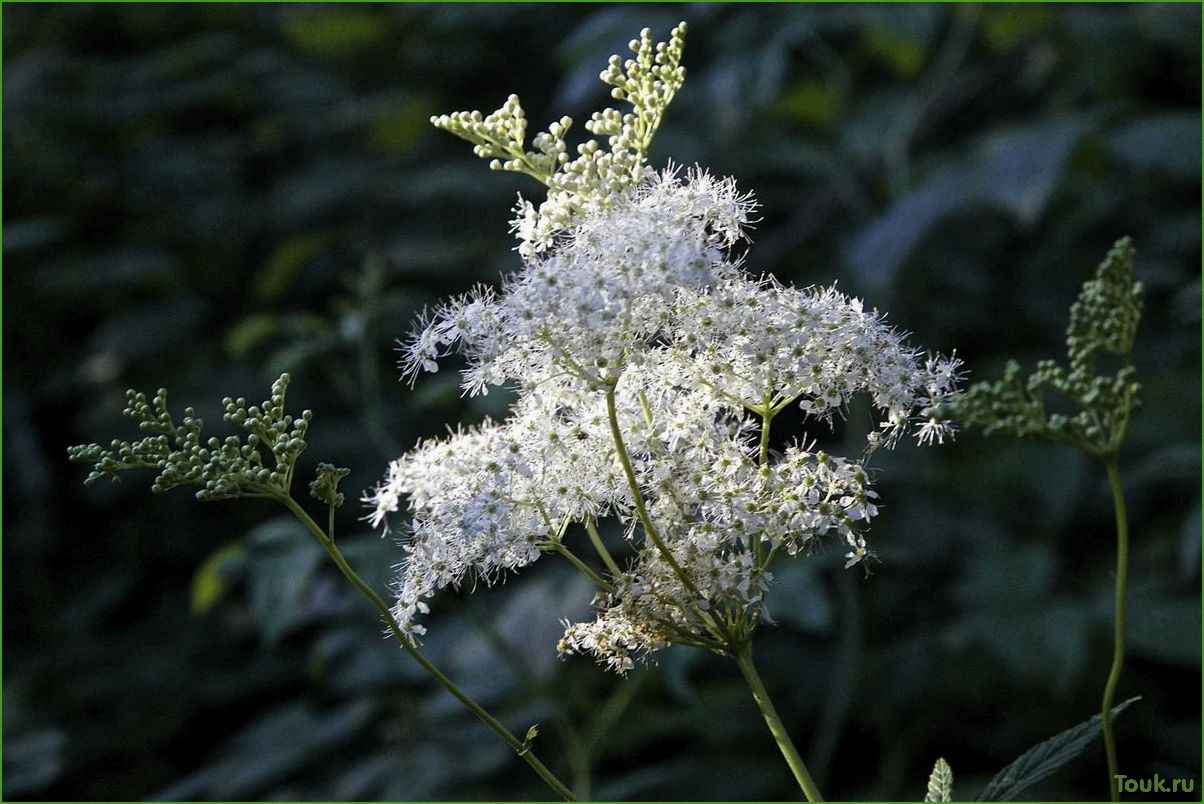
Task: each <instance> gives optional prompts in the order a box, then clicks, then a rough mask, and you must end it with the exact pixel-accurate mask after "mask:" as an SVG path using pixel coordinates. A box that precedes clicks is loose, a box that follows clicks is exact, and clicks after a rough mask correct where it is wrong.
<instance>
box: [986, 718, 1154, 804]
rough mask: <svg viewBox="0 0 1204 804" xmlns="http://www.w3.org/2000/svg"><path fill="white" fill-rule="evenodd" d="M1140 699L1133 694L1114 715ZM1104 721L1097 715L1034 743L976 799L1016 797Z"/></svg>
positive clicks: (1083, 744) (1069, 757) (1079, 746)
mask: <svg viewBox="0 0 1204 804" xmlns="http://www.w3.org/2000/svg"><path fill="white" fill-rule="evenodd" d="M1138 700H1141V699H1140V698H1130V699H1129V700H1127V701H1125V702H1124V703H1121V704H1118V705H1117V706H1114V707H1112V717H1116V716H1117V715H1119V714H1120V713H1121V712H1123V711H1124V710H1125V708H1126V707H1128V706H1129V704H1131V703H1133V702H1134V701H1138ZM1102 723H1103V718H1102V717H1100V716H1099V715H1095V716H1094V717H1092V718H1091V719H1090V720H1088V721H1086V722H1085V723H1080V724H1079V725H1077V726H1074V727H1073V728H1069V729H1067V730H1066V731H1064V732H1062V733H1061V734H1058V735H1056V736H1054V737H1051V738H1050V739H1048V740H1046V741H1045V742H1043V743H1038V744H1037V745H1035V746H1033V747H1032V748H1030V749H1029V750H1027V751H1025V752H1024V753H1023V754H1021V755H1020V758H1019V759H1017V760H1016V761H1015V762H1013V763H1012V764H1010V765H1008V766H1007V767H1006V768H1004V769H1003V770H1001V771H1000V772H999V773H997V774H995V778H994V779H992V780H991V781H990V782H988V783H987V786H986V787H985V788H983V791H982V792H981V793H979V795H978V798H977V799H976V801H1014V800H1015V799H1016V796H1018V795H1020V793H1021V792H1023V791H1024V790H1027V789H1028V788H1029V787H1031V786H1032V785H1034V784H1036V783H1037V782H1039V781H1041V780H1042V779H1044V778H1045V777H1046V776H1049V775H1050V774H1051V773H1053V772H1054V771H1056V770H1057V769H1058V768H1060V767H1062V766H1063V765H1065V764H1066V763H1067V762H1070V761H1071V760H1072V759H1074V758H1075V757H1077V756H1078V755H1079V754H1081V753H1082V752H1083V750H1084V749H1086V748H1087V746H1089V745H1091V743H1092V742H1094V740H1095V736H1096V735H1097V734H1099V732H1100V729H1101V727H1102Z"/></svg>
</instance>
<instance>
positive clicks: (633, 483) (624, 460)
mask: <svg viewBox="0 0 1204 804" xmlns="http://www.w3.org/2000/svg"><path fill="white" fill-rule="evenodd" d="M617 387H618V382H617V381H613V382H611V384H610V388H609V389H607V391H606V415H607V418H608V419H609V420H610V435H611V440H613V441H614V443H615V452H616V454H618V456H619V463H621V464H622V465H623V473H624V474H625V475H626V476H627V486H628V488H629V489H631V497H632V500H634V502H635V511H636V515H637V516H638V517H639V520H640V524H641V525H643V526H644V533H646V534H647V535H648V539H649V541H651V542H652V544H653V545H654V546H655V547H656V549H657V552H659V553H660V554H661V557H662V558H664V559H665V562H666V563H667V564H668V565H669V567H670V569H672V570H673V574H674V575H675V576H676V577H677V580H679V581H680V582H681V585H682V587H684V588H685V590H686V591H687V592H689V593H690V595H691V596H692V597H693V598H694V600H695V601H701V600H702V599H703V597H702V595H701V594H700V593H699V591H698V587H697V586H695V585H694V582H693V581H692V580H690V576H689V575H687V574H686V572H685V570H683V569H682V568H681V564H679V563H677V559H676V558H674V557H673V553H672V552H671V551H670V550H669V546H668V545H667V544H665V541H664V539H662V538H661V535H660V532H659V531H658V530H657V529H656V526H655V525H653V524H652V517H650V516H648V507H647V506H646V505H645V504H644V495H643V493H642V492H641V491H640V484H639V482H638V481H637V480H636V478H635V469H634V468H632V465H631V456H630V455H628V454H627V445H626V444H624V443H623V431H622V429H620V428H619V411H618V407H617V405H616V403H615V390H616V388H617ZM690 608H691V609H692V610H693V611H694V613H695V614H696V615H697V616H698V618H699V619H700V620H702V621H703V622H704V623H706V625H707V627H708V628H710V629H711V632H712V633H713V634H715V635H716V636H718V637H721V638H723V639H725V640H726V639H728V637H729V636H730V634H729V632H728V630H727V629H726V628H724V627H723V625H722V624H721V623H720V622H719V621H718V620H716V619H715V618H714V617H712V616H711V615H710V614H709V613H707V612H706V611H704V610H703V609H702V608H701V607H700V606H699V605H698V603H697V602H695V603H693V604H691V606H690Z"/></svg>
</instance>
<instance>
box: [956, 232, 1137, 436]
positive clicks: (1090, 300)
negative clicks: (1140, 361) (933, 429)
mask: <svg viewBox="0 0 1204 804" xmlns="http://www.w3.org/2000/svg"><path fill="white" fill-rule="evenodd" d="M1134 255H1135V251H1134V249H1133V243H1132V241H1131V240H1130V239H1129V238H1127V237H1126V238H1123V239H1121V240H1118V241H1117V242H1116V244H1115V245H1114V246H1113V247H1112V250H1111V251H1109V252H1108V255H1107V257H1105V258H1104V261H1103V262H1102V263H1100V266H1099V268H1098V270H1097V271H1096V273H1095V278H1093V279H1091V280H1089V281H1087V282H1086V283H1084V284H1083V288H1082V290H1081V291H1080V292H1079V296H1078V299H1077V300H1076V301H1075V303H1074V304H1073V305H1072V306H1071V308H1070V325H1069V326H1068V327H1067V330H1066V351H1067V358H1068V365H1062V364H1060V363H1058V362H1056V361H1053V360H1042V361H1040V362H1039V363H1037V367H1036V370H1035V371H1033V373H1032V374H1030V375H1028V376H1027V377H1024V376H1022V370H1021V368H1020V365H1019V364H1018V363H1016V362H1015V361H1012V362H1009V363H1008V365H1007V368H1006V369H1005V371H1004V375H1003V378H1002V379H1000V380H998V381H996V382H994V383H988V382H982V383H978V384H976V385H974V386H973V387H971V388H970V389H969V390H968V391H967V392H966V393H965V395H964V396H962V397H960V398H958V399H957V400H955V401H954V402H953V403H951V408H952V413H953V415H954V416H955V417H956V418H958V419H960V420H961V422H962V423H963V424H964V425H965V426H967V427H978V428H981V429H982V430H983V432H984V433H985V434H987V435H991V434H993V433H1008V434H1010V435H1013V436H1017V437H1021V438H1028V437H1035V438H1046V439H1049V440H1052V441H1060V442H1063V443H1067V444H1071V445H1073V446H1075V447H1077V448H1079V449H1081V450H1083V451H1084V452H1087V453H1088V454H1091V455H1094V456H1096V457H1100V458H1106V457H1108V456H1110V455H1115V454H1116V452H1117V451H1118V450H1119V449H1120V445H1121V442H1122V441H1123V440H1124V436H1125V431H1126V429H1127V428H1128V423H1129V416H1130V414H1131V413H1132V411H1133V409H1134V408H1135V407H1137V406H1138V405H1139V404H1140V402H1139V399H1138V393H1139V392H1140V390H1141V386H1140V385H1139V384H1138V383H1137V382H1136V381H1135V380H1134V373H1135V370H1134V368H1133V365H1132V358H1133V341H1134V338H1135V337H1136V334H1137V324H1138V322H1139V320H1140V319H1141V283H1140V282H1136V281H1134V272H1133V258H1134ZM1101 355H1113V356H1114V357H1115V358H1116V359H1117V360H1118V362H1119V364H1120V365H1119V368H1118V370H1117V371H1116V373H1115V374H1107V373H1098V369H1097V365H1096V364H1097V360H1098V358H1099V357H1100V356H1101ZM1045 389H1052V390H1053V391H1055V392H1056V393H1057V394H1058V395H1060V396H1061V397H1062V398H1063V399H1065V400H1068V401H1069V402H1071V403H1072V404H1073V405H1074V406H1075V407H1077V411H1072V412H1068V413H1058V412H1054V413H1048V414H1047V412H1046V400H1045V396H1044V392H1045Z"/></svg>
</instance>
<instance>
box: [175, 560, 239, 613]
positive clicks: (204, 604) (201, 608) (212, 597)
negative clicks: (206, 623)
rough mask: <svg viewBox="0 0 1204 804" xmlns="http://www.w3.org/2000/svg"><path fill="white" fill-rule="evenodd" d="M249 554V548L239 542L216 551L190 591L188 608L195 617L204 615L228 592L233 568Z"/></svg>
mask: <svg viewBox="0 0 1204 804" xmlns="http://www.w3.org/2000/svg"><path fill="white" fill-rule="evenodd" d="M246 555H247V549H246V548H245V547H243V546H242V545H241V544H238V543H237V542H235V543H232V544H227V545H226V546H225V547H222V548H221V549H219V550H216V551H214V552H213V553H212V554H210V556H209V557H208V558H206V559H205V561H204V563H203V564H201V566H200V568H198V569H197V571H196V574H195V575H193V576H192V585H191V586H190V587H189V592H188V601H189V602H188V609H189V611H191V612H192V616H194V617H204V616H205V615H206V614H208V613H209V611H210V609H212V608H213V607H214V606H215V605H216V604H217V602H218V601H219V600H221V599H222V595H224V594H225V593H226V589H227V580H228V575H229V572H230V570H231V568H232V567H233V566H234V565H236V564H237V562H239V561H241V560H242V559H243V558H245V557H246Z"/></svg>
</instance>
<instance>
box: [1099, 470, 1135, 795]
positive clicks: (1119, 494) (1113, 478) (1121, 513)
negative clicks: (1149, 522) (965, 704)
mask: <svg viewBox="0 0 1204 804" xmlns="http://www.w3.org/2000/svg"><path fill="white" fill-rule="evenodd" d="M1105 466H1107V468H1108V482H1109V483H1110V484H1111V486H1112V504H1113V506H1114V507H1115V509H1116V614H1115V619H1114V622H1113V628H1114V631H1113V637H1112V640H1113V641H1112V669H1111V670H1109V671H1108V683H1107V684H1106V685H1105V686H1104V701H1103V706H1102V709H1101V713H1100V716H1101V717H1102V718H1103V721H1104V750H1105V751H1106V752H1107V754H1108V790H1109V791H1110V792H1111V794H1112V800H1113V801H1119V800H1120V791H1119V790H1118V789H1117V788H1116V783H1115V781H1114V780H1115V779H1116V776H1117V774H1118V773H1119V770H1118V766H1117V762H1116V737H1115V735H1114V734H1113V733H1112V700H1113V699H1114V698H1115V697H1116V687H1117V686H1118V685H1119V684H1120V671H1121V669H1122V668H1123V667H1124V664H1125V582H1126V578H1127V576H1128V574H1129V523H1128V517H1127V516H1126V514H1125V490H1124V486H1122V485H1121V482H1120V466H1119V465H1118V462H1117V459H1116V456H1115V455H1112V456H1110V457H1108V458H1107V459H1106V460H1105Z"/></svg>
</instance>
